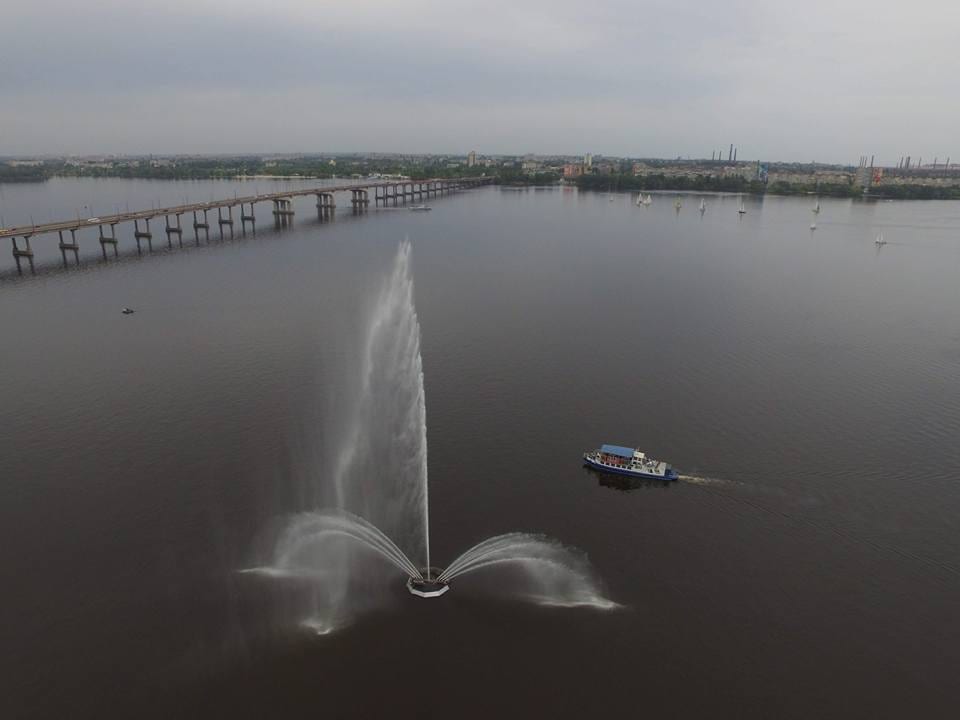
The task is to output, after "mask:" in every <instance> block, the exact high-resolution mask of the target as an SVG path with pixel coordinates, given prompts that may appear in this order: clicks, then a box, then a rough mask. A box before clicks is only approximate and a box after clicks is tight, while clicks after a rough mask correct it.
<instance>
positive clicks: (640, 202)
mask: <svg viewBox="0 0 960 720" xmlns="http://www.w3.org/2000/svg"><path fill="white" fill-rule="evenodd" d="M636 204H637V207H643V193H640V194H639V195H637V203H636Z"/></svg>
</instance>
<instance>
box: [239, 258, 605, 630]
mask: <svg viewBox="0 0 960 720" xmlns="http://www.w3.org/2000/svg"><path fill="white" fill-rule="evenodd" d="M410 254H411V247H410V243H409V241H406V240H405V241H404V242H403V243H401V244H400V247H399V249H398V251H397V255H396V258H395V259H394V263H393V268H392V270H391V272H390V275H389V277H388V278H387V280H386V282H385V283H384V285H383V286H382V288H381V290H380V292H379V294H378V296H377V300H376V302H375V303H374V305H373V307H372V311H371V313H370V318H369V321H368V322H367V323H366V325H364V326H362V327H363V335H362V342H361V346H360V351H359V353H358V357H357V362H356V363H355V364H354V365H353V366H351V368H350V370H351V376H350V377H345V378H344V379H343V383H342V386H343V387H346V388H349V390H350V396H349V402H348V403H347V405H346V406H345V407H343V408H340V409H339V411H338V412H337V413H336V415H335V418H334V419H335V420H336V421H337V422H336V425H335V426H334V427H332V428H330V430H331V431H332V432H333V433H334V435H335V437H336V438H337V442H338V447H339V452H338V455H337V457H336V460H335V463H334V466H333V468H332V483H331V485H332V498H331V497H330V495H329V493H328V494H327V499H328V500H329V501H332V504H334V505H335V506H336V507H335V508H334V509H329V508H325V509H317V510H315V511H311V512H303V513H300V514H297V515H294V516H293V517H292V518H290V520H289V521H288V523H287V525H286V527H285V529H284V530H283V532H282V533H281V535H280V537H279V538H278V540H277V542H276V543H275V545H274V550H273V558H272V560H271V562H270V563H269V564H268V565H265V566H261V567H256V568H251V569H250V570H248V571H246V572H252V573H257V574H261V575H266V576H270V577H275V578H287V579H297V580H300V581H305V582H307V583H308V584H311V587H312V590H313V592H312V595H311V603H310V608H309V610H308V612H307V615H308V617H307V618H306V619H305V620H303V621H302V624H304V625H306V626H308V627H310V628H312V629H314V630H316V631H317V632H320V633H327V632H330V631H331V630H332V629H334V628H335V627H336V626H338V625H339V624H342V623H343V622H346V621H348V620H349V619H350V616H351V615H352V614H353V613H354V612H355V611H356V610H357V609H358V601H357V597H356V596H357V593H356V592H353V593H351V590H354V591H355V590H356V587H355V586H357V585H364V584H367V585H369V583H365V582H364V581H369V580H370V579H371V577H374V576H375V577H384V576H385V573H383V572H382V571H383V569H384V566H385V565H386V567H389V568H392V569H393V570H395V571H398V572H399V573H402V574H404V575H406V576H407V577H408V578H409V579H410V581H411V582H419V583H424V582H427V583H432V584H433V585H436V584H437V583H442V584H443V585H446V584H447V583H449V581H450V580H452V579H454V578H457V577H460V576H462V575H464V574H466V573H472V572H474V571H478V570H482V569H485V568H494V567H498V566H506V567H513V568H516V569H518V570H519V571H520V576H521V577H522V579H523V581H524V582H523V583H522V584H523V585H524V587H525V589H526V592H521V596H522V597H525V598H527V599H530V600H533V601H535V602H539V603H542V604H551V605H560V606H565V607H573V606H590V607H594V608H601V609H609V608H613V607H616V604H615V603H612V602H611V601H609V600H607V599H606V598H605V597H604V596H603V594H602V593H601V591H600V590H599V589H598V583H597V581H596V579H595V578H594V577H593V574H592V572H591V570H590V566H589V563H588V562H587V560H586V557H585V556H583V555H582V554H581V553H579V552H577V551H574V550H571V549H569V548H565V547H564V546H563V545H561V544H560V543H559V542H557V541H555V540H551V539H549V538H546V537H542V536H537V535H529V534H525V533H509V534H507V535H500V536H497V537H493V538H490V539H488V540H485V541H483V542H481V543H479V544H477V545H475V546H474V547H472V548H470V549H469V550H467V551H466V552H465V553H463V554H462V555H461V556H460V557H458V558H457V559H456V560H454V561H453V562H452V563H451V564H450V566H449V567H448V568H446V570H444V571H442V572H441V574H440V575H439V576H438V577H437V578H435V579H434V578H431V577H430V572H431V570H430V568H431V565H430V530H429V527H430V525H429V496H428V486H427V426H426V402H425V393H424V383H423V364H422V358H421V354H420V324H419V321H418V319H417V314H416V310H415V306H414V302H413V280H412V276H411V273H410ZM326 489H329V486H328V487H327V488H326ZM323 490H324V488H321V492H318V493H317V497H321V498H322V497H324V492H323ZM391 538H393V539H391ZM371 558H377V559H378V560H377V561H376V562H377V563H378V564H377V567H378V568H379V569H376V570H375V569H374V566H373V565H371V564H370V563H369V560H370V559H371ZM421 558H422V562H417V561H415V560H419V559H421ZM425 573H426V577H424V574H425ZM408 587H410V586H409V585H408ZM413 589H414V588H411V591H413ZM444 590H445V588H444ZM415 594H416V593H415ZM364 599H365V602H367V603H370V602H371V599H370V597H369V593H367V596H366V597H365V598H364Z"/></svg>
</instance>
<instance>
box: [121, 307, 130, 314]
mask: <svg viewBox="0 0 960 720" xmlns="http://www.w3.org/2000/svg"><path fill="white" fill-rule="evenodd" d="M120 312H122V313H123V314H124V315H133V310H131V309H130V308H128V307H125V308H124V309H123V310H121V311H120Z"/></svg>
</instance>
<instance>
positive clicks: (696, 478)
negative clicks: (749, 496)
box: [677, 474, 743, 487]
mask: <svg viewBox="0 0 960 720" xmlns="http://www.w3.org/2000/svg"><path fill="white" fill-rule="evenodd" d="M677 480H679V481H680V482H685V483H689V484H690V485H706V486H710V487H723V486H729V487H732V486H736V485H743V483H742V482H739V481H737V480H724V479H723V478H715V477H707V476H705V475H684V474H681V475H680V476H679V477H678V478H677Z"/></svg>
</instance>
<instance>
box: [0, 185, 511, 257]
mask: <svg viewBox="0 0 960 720" xmlns="http://www.w3.org/2000/svg"><path fill="white" fill-rule="evenodd" d="M492 180H493V178H489V177H473V178H437V179H432V180H400V181H396V180H377V181H370V182H358V183H350V184H346V185H327V186H325V187H317V188H303V189H300V190H284V191H282V192H275V193H264V194H258V195H248V196H246V197H234V198H229V199H227V200H215V201H212V202H201V203H190V204H187V205H175V206H171V207H166V208H155V209H150V210H140V211H136V212H123V213H118V214H116V215H104V216H102V217H91V218H77V219H74V220H63V221H59V222H50V223H43V224H40V225H27V226H20V227H11V228H0V239H2V238H10V241H11V242H12V244H13V259H14V261H16V264H17V271H18V272H20V273H22V272H23V268H22V265H21V262H22V261H23V260H26V261H27V262H28V264H29V266H30V271H31V272H34V266H33V249H32V248H31V246H30V238H32V237H34V236H35V235H51V234H53V233H57V235H58V236H59V239H60V242H59V245H58V247H59V249H60V254H61V255H62V256H63V263H64V265H66V264H67V253H68V252H70V253H73V258H74V261H75V262H76V263H77V264H78V265H79V264H80V244H79V239H78V238H77V232H78V231H79V230H81V229H83V228H91V227H97V228H98V229H99V231H100V248H101V250H102V252H103V258H104V260H106V259H107V247H111V248H112V249H113V254H114V256H116V255H117V245H118V243H119V238H118V237H117V233H116V227H117V225H119V224H121V223H130V222H132V223H133V237H134V240H136V243H137V250H138V251H140V249H141V241H144V240H145V241H146V242H147V246H148V247H149V248H150V249H151V250H152V249H153V231H152V230H151V229H150V221H151V220H155V219H157V218H163V220H164V227H163V230H162V231H161V232H164V233H165V234H166V236H167V244H168V245H169V246H170V247H173V236H176V237H177V242H178V243H179V244H180V245H181V246H182V245H183V231H184V228H183V225H182V221H181V218H182V217H183V216H184V215H188V214H189V215H191V217H192V220H193V223H192V224H193V236H194V240H195V241H196V242H197V243H198V244H199V242H200V231H201V230H203V232H204V237H205V239H209V238H210V224H211V222H214V223H216V224H217V225H218V226H219V232H220V237H221V239H222V238H223V232H224V228H225V227H226V228H228V229H229V232H230V236H231V237H233V223H234V210H235V209H236V208H239V209H240V210H239V215H240V218H239V219H240V224H241V229H242V230H243V231H244V232H245V231H246V229H247V223H249V224H250V228H251V230H253V231H254V232H256V227H257V225H256V223H257V218H256V214H255V212H254V206H255V205H256V204H257V203H265V202H269V203H272V204H273V223H274V226H275V227H276V228H278V229H279V228H285V227H288V226H289V225H290V224H291V223H293V215H294V212H293V198H295V197H304V196H309V195H314V196H316V198H317V218H318V219H319V220H320V221H321V222H322V221H325V220H330V219H332V218H333V216H334V213H335V211H336V207H337V206H336V203H335V201H334V193H345V192H349V193H350V195H351V199H350V205H351V208H352V212H353V213H355V214H359V213H363V212H366V211H367V209H368V208H369V206H370V192H371V191H373V196H374V206H375V207H376V206H380V205H383V206H384V207H386V206H388V205H391V204H392V205H393V206H397V205H401V204H403V203H406V202H407V201H409V200H413V199H421V200H422V199H423V198H431V197H437V196H441V195H445V194H447V193H450V192H453V191H455V190H460V189H463V188H471V187H476V186H478V185H486V184H488V183H490V182H492ZM214 211H216V213H217V216H216V218H215V219H211V218H210V213H211V212H214ZM188 227H189V226H188ZM104 228H109V234H108V233H107V232H106V230H105V229H104ZM64 233H69V237H67V236H65V235H64ZM21 243H22V244H21Z"/></svg>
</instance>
